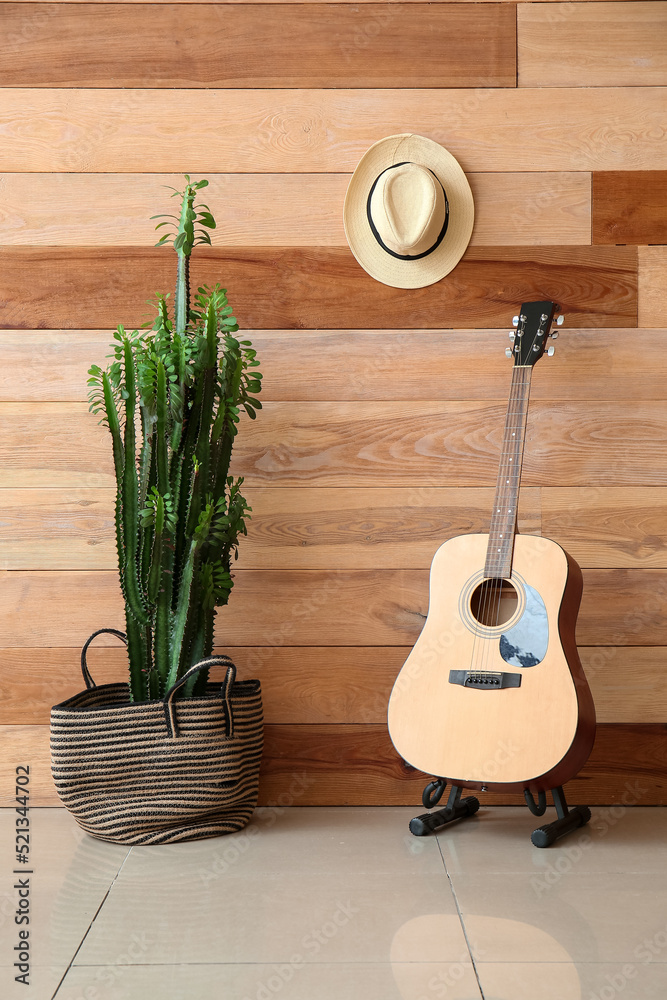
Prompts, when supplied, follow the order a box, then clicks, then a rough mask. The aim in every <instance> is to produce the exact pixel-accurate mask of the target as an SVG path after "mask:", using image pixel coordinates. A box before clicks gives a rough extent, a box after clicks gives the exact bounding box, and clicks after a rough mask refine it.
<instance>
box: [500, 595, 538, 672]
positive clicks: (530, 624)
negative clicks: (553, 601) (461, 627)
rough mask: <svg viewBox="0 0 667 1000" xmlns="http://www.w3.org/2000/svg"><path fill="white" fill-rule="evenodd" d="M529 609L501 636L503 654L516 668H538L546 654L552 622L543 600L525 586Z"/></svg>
mask: <svg viewBox="0 0 667 1000" xmlns="http://www.w3.org/2000/svg"><path fill="white" fill-rule="evenodd" d="M523 587H524V591H525V594H526V606H525V608H524V611H523V614H522V615H521V618H520V619H519V621H518V622H517V623H516V625H513V626H512V628H510V629H508V630H507V632H503V634H502V635H501V637H500V655H501V656H502V658H503V660H504V661H505V663H510V664H512V666H514V667H536V666H537V664H538V663H541V662H542V660H543V659H544V657H545V656H546V655H547V647H548V645H549V619H548V616H547V609H546V607H545V604H544V601H543V600H542V598H541V597H540V595H539V594H538V592H537V591H536V590H534V589H533V587H529V586H528V584H524V585H523Z"/></svg>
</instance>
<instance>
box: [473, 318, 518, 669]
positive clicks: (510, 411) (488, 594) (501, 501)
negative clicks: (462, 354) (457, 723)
mask: <svg viewBox="0 0 667 1000" xmlns="http://www.w3.org/2000/svg"><path fill="white" fill-rule="evenodd" d="M517 332H518V331H517ZM520 370H521V369H520V367H519V366H517V365H515V366H514V368H513V369H512V384H511V388H510V398H509V403H508V407H507V414H506V417H505V427H504V433H503V444H502V447H501V454H500V464H499V469H498V489H497V494H498V497H497V503H496V504H495V505H494V511H493V514H492V519H491V520H492V524H491V529H490V539H489V540H490V541H491V540H492V539H493V541H494V544H495V542H499V541H500V533H499V528H500V527H501V526H502V525H503V523H504V521H505V516H504V515H505V512H506V510H507V508H508V499H509V494H510V493H511V483H510V478H511V477H510V478H508V474H509V462H508V458H509V455H508V446H509V442H510V441H511V438H510V433H511V429H512V427H514V428H516V426H517V424H516V417H517V412H518V408H519V407H518V400H519V393H518V392H517V389H518V387H519V386H520V384H521V376H520V375H519V374H518V372H519V371H520ZM515 433H516V430H515ZM508 485H509V487H510V489H509V490H508V488H507V487H508ZM494 527H495V530H494ZM494 536H496V537H495V538H494ZM502 547H503V546H502V543H501V546H500V548H499V549H498V550H497V552H495V553H494V554H493V556H491V553H489V560H488V562H489V570H490V572H491V575H490V577H488V578H487V579H486V580H485V581H484V584H483V596H484V600H483V610H482V616H481V617H482V621H483V623H485V624H486V625H487V626H491V627H493V626H494V625H497V624H498V617H499V614H498V611H499V606H500V595H501V593H502V580H501V579H499V576H498V574H499V570H500V560H499V559H498V553H500V554H501V556H502V552H501V549H502ZM494 563H495V566H494V565H493V564H494ZM494 569H495V572H494ZM494 606H495V607H494ZM494 618H495V622H494ZM493 647H494V639H493V638H492V637H490V636H485V637H484V642H483V644H482V657H481V663H480V669H486V668H488V666H489V660H490V659H491V658H492V656H493Z"/></svg>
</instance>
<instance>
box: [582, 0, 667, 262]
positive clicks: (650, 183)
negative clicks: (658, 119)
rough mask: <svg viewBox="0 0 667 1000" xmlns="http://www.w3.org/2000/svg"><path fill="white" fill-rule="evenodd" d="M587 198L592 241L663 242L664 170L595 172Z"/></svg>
mask: <svg viewBox="0 0 667 1000" xmlns="http://www.w3.org/2000/svg"><path fill="white" fill-rule="evenodd" d="M664 7H665V13H666V17H665V22H666V23H665V31H664V34H665V37H666V38H667V4H665V5H664ZM591 201H592V209H591V211H592V242H593V243H640V244H641V243H667V170H640V171H628V170H621V171H617V170H610V171H606V172H602V171H596V172H595V173H594V174H593V180H592V191H591Z"/></svg>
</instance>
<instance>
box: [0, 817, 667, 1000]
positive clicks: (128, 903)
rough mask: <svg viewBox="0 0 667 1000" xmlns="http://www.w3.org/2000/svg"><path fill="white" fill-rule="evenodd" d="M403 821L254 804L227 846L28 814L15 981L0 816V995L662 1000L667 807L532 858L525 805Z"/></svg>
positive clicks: (9, 830)
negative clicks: (447, 822)
mask: <svg viewBox="0 0 667 1000" xmlns="http://www.w3.org/2000/svg"><path fill="white" fill-rule="evenodd" d="M418 811H420V810H419V809H416V810H415V809H405V808H384V809H382V808H342V807H341V808H312V809H307V808H290V809H262V810H259V811H258V812H257V815H256V817H255V819H254V821H253V823H252V825H251V826H249V827H248V828H247V829H246V830H245V831H243V832H242V833H239V834H236V835H234V836H231V837H223V838H217V839H213V840H206V841H199V842H195V843H188V844H176V845H171V846H165V847H134V848H131V849H130V848H125V847H121V846H118V845H114V844H106V843H102V842H100V841H97V840H93V839H92V838H90V837H88V836H86V835H85V834H83V833H82V832H81V831H80V830H79V829H78V827H77V826H76V824H75V823H74V821H73V820H72V819H71V818H70V816H69V815H68V814H67V813H65V812H64V811H63V810H61V809H33V810H31V812H30V819H31V841H32V843H31V852H32V853H31V869H30V871H31V874H30V907H31V909H30V937H29V948H30V955H31V958H30V974H29V980H30V987H31V988H30V989H29V990H26V988H25V986H24V985H23V984H21V983H17V982H15V979H14V977H15V975H17V969H16V968H15V967H14V962H15V961H16V960H17V952H16V950H15V949H16V948H17V947H18V946H19V937H18V932H19V929H20V927H19V926H17V925H16V924H15V921H14V914H15V912H16V908H17V905H18V892H19V890H18V888H16V885H17V883H18V882H19V880H20V879H22V878H23V879H25V878H26V877H27V876H26V875H25V873H21V874H18V875H12V874H11V873H12V872H13V871H14V869H15V867H16V863H15V861H14V847H15V843H14V837H15V832H16V831H15V814H14V812H13V811H12V810H9V809H5V810H0V827H1V829H0V836H1V842H0V857H1V858H2V874H3V881H2V896H1V899H0V926H1V927H2V935H1V938H2V948H1V951H0V977H1V978H0V982H1V983H2V985H1V988H0V993H1V995H2V997H3V998H7V1000H9V998H14V997H29V998H31V1000H51V998H53V997H57V1000H157V998H159V1000H221V998H224V1000H273V998H274V997H279V998H280V1000H439V998H446V1000H480V998H485V1000H524V998H525V1000H615V998H616V997H617V996H618V997H622V1000H653V998H656V1000H657V998H660V1000H664V998H665V997H666V996H667V809H663V808H640V807H636V808H630V809H624V808H621V807H617V808H613V809H594V810H593V819H592V821H591V824H590V825H589V826H588V827H587V828H586V829H585V830H580V831H578V832H576V833H574V834H572V835H571V836H570V837H568V838H567V839H565V840H563V841H561V842H560V843H559V844H556V845H555V846H554V847H552V848H550V849H548V850H538V849H537V848H535V847H533V846H532V845H531V843H530V832H531V830H532V829H533V827H534V826H535V825H536V824H535V821H534V819H533V817H531V816H530V814H529V813H528V811H527V810H525V809H515V808H502V807H496V808H482V809H481V810H480V812H479V813H478V814H477V816H475V817H474V818H472V819H469V820H466V821H465V823H461V824H458V825H453V826H451V827H449V828H447V829H446V830H443V831H442V832H441V833H440V834H439V835H438V836H437V837H435V836H431V837H426V838H415V837H413V836H412V835H411V834H410V833H409V832H408V821H409V819H410V818H411V816H412V815H414V813H415V812H418ZM547 818H548V817H547ZM539 822H542V821H539ZM12 879H13V880H14V881H12Z"/></svg>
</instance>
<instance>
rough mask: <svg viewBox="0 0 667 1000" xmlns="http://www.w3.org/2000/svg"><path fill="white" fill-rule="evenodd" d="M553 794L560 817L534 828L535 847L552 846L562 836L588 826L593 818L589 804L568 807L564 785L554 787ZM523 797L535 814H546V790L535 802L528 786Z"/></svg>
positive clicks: (532, 836)
mask: <svg viewBox="0 0 667 1000" xmlns="http://www.w3.org/2000/svg"><path fill="white" fill-rule="evenodd" d="M551 794H552V795H553V800H554V805H555V807H556V815H557V816H558V819H555V820H554V821H553V822H552V823H546V824H545V825H544V826H539V827H538V828H537V830H533V832H532V834H531V836H530V839H531V842H532V843H533V844H534V845H535V847H551V845H552V844H554V843H555V842H556V841H557V840H560V838H561V837H565V836H566V835H567V834H568V833H572V831H573V830H577V829H578V828H579V827H580V826H586V823H588V821H589V819H590V818H591V811H590V809H589V808H588V806H573V807H572V808H571V809H568V805H567V802H566V801H565V792H564V791H563V786H562V785H558V786H557V787H556V788H552V789H551ZM523 797H524V799H525V800H526V805H527V806H528V808H529V809H530V811H531V812H532V814H533V816H543V815H544V813H545V812H546V808H547V796H546V792H540V793H539V794H538V796H537V802H535V799H534V798H533V796H532V794H531V793H530V792H529V791H528V789H527V788H526V789H525V790H524V793H523Z"/></svg>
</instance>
